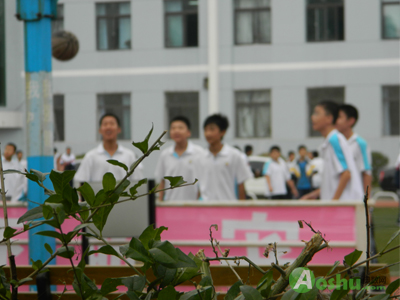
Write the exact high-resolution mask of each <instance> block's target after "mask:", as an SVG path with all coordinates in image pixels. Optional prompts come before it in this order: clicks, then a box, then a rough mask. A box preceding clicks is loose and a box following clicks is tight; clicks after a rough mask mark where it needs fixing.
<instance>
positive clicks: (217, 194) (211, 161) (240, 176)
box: [196, 144, 253, 201]
mask: <svg viewBox="0 0 400 300" xmlns="http://www.w3.org/2000/svg"><path fill="white" fill-rule="evenodd" d="M196 168H198V169H199V173H198V174H199V186H200V193H201V197H202V199H203V200H205V201H207V200H222V201H224V200H228V201H234V200H236V199H237V196H236V186H237V184H241V183H244V182H245V181H246V180H247V179H250V178H253V173H252V172H251V170H250V167H249V165H248V164H247V163H246V162H245V160H244V159H243V158H242V156H241V154H240V152H239V151H238V150H237V149H235V148H233V147H231V146H229V145H226V144H224V146H223V147H222V149H221V151H220V152H219V153H218V154H217V155H215V156H214V154H212V153H211V152H210V150H208V149H207V150H205V153H204V154H202V155H201V157H200V159H199V160H198V162H197V163H196Z"/></svg>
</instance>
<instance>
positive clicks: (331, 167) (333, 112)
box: [301, 101, 363, 201]
mask: <svg viewBox="0 0 400 300" xmlns="http://www.w3.org/2000/svg"><path fill="white" fill-rule="evenodd" d="M338 115H339V105H338V104H336V103H335V102H333V101H321V102H320V103H319V104H318V105H317V106H316V107H315V108H314V113H313V115H312V116H311V121H312V125H313V129H314V130H317V131H319V132H321V134H322V136H324V137H325V141H324V142H323V144H322V146H321V150H320V153H321V157H322V159H323V161H324V169H323V172H322V182H321V189H318V190H315V191H313V192H311V193H309V194H307V195H304V196H303V197H302V198H301V199H316V198H318V197H320V199H321V200H344V201H351V200H353V201H354V200H356V201H357V200H358V201H362V199H363V190H362V183H361V178H360V174H359V172H358V171H357V168H356V165H355V162H354V159H353V155H352V153H351V149H350V147H349V145H348V143H347V140H346V138H345V137H344V136H343V135H342V134H341V133H340V132H339V131H338V130H337V129H336V128H335V123H336V120H337V118H338Z"/></svg>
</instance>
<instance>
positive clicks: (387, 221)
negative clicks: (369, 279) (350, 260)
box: [372, 207, 400, 276]
mask: <svg viewBox="0 0 400 300" xmlns="http://www.w3.org/2000/svg"><path fill="white" fill-rule="evenodd" d="M398 213H399V209H398V207H377V208H375V209H374V211H373V216H372V217H373V222H374V226H375V228H374V233H375V241H376V245H377V251H380V250H381V249H382V248H383V247H385V245H386V243H387V242H388V241H389V240H390V237H391V236H392V235H393V233H394V232H396V231H397V230H399V225H398V223H397V219H398ZM399 244H400V237H397V238H396V239H395V240H394V241H393V242H392V243H391V244H390V246H389V248H392V247H394V246H396V245H399ZM378 261H379V262H380V263H387V264H392V263H395V262H398V261H400V249H397V250H395V251H392V252H390V253H388V254H385V255H384V256H382V257H380V258H379V259H378ZM390 274H391V276H400V265H396V266H393V267H391V268H390Z"/></svg>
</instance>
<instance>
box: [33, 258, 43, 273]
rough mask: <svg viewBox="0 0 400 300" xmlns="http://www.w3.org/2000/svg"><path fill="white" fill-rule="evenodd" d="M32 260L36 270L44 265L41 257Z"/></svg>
mask: <svg viewBox="0 0 400 300" xmlns="http://www.w3.org/2000/svg"><path fill="white" fill-rule="evenodd" d="M31 262H32V269H34V270H35V271H36V270H39V269H40V268H41V267H42V266H43V263H42V261H41V260H40V259H38V260H37V261H34V260H33V259H32V258H31Z"/></svg>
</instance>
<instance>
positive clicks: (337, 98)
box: [307, 87, 344, 137]
mask: <svg viewBox="0 0 400 300" xmlns="http://www.w3.org/2000/svg"><path fill="white" fill-rule="evenodd" d="M307 93H308V124H309V136H311V137H313V136H321V133H319V132H318V131H315V130H313V128H312V123H311V115H312V114H313V112H314V107H315V106H316V105H317V104H318V103H319V102H320V101H322V100H331V101H334V102H336V103H338V104H343V103H344V87H326V88H312V89H308V91H307Z"/></svg>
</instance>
